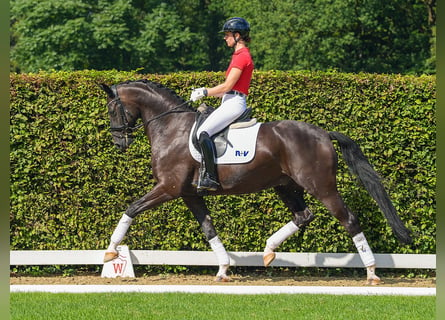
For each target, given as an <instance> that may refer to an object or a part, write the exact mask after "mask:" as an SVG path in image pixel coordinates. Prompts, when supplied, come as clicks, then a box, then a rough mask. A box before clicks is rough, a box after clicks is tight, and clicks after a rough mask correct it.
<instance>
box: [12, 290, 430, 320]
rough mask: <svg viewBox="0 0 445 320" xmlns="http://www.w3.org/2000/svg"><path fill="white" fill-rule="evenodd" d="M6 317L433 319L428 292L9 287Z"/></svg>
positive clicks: (158, 319)
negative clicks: (160, 291)
mask: <svg viewBox="0 0 445 320" xmlns="http://www.w3.org/2000/svg"><path fill="white" fill-rule="evenodd" d="M10 308H11V319H13V320H15V319H27V320H33V319H36V320H37V319H38V320H40V319H64V320H70V319H75V320H80V319H82V320H83V319H95V320H99V319H109V320H111V319H132V320H136V319H144V320H146V319H156V320H160V319H188V320H189V319H190V320H193V319H205V320H208V319H212V320H214V319H215V320H216V319H228V320H234V319H243V320H244V319H246V320H247V319H268V320H272V319H286V320H288V319H317V320H329V319H341V320H349V319H360V320H362V319H367V320H373V319H376V320H377V319H378V320H386V319H397V320H400V319H404V320H414V319H419V320H420V319H421V320H429V319H435V310H436V305H435V297H431V296H420V297H415V296H414V297H413V296H351V295H342V296H333V295H286V294H284V295H283V294H281V295H220V294H187V293H163V294H147V293H100V294H99V293H88V294H54V293H11V296H10Z"/></svg>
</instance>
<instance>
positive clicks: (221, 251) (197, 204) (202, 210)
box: [183, 196, 230, 282]
mask: <svg viewBox="0 0 445 320" xmlns="http://www.w3.org/2000/svg"><path fill="white" fill-rule="evenodd" d="M183 200H184V203H185V204H186V205H187V207H188V208H189V209H190V211H191V212H192V213H193V215H194V216H195V218H196V220H198V222H199V225H200V226H201V229H202V231H203V232H204V234H205V236H206V238H207V241H209V244H210V247H211V248H212V250H213V252H214V253H215V255H216V258H217V260H218V264H219V270H218V273H217V274H216V278H215V281H222V282H228V281H230V278H229V277H228V276H227V270H228V269H229V266H230V258H229V255H228V254H227V251H226V249H225V248H224V245H223V244H222V242H221V240H220V239H219V237H218V234H217V233H216V230H215V227H214V226H213V223H212V219H211V217H210V212H209V209H208V208H207V206H206V204H205V201H204V198H203V197H199V196H196V197H183Z"/></svg>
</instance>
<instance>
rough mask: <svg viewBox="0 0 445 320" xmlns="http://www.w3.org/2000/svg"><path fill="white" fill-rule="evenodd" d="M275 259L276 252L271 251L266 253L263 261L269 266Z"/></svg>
mask: <svg viewBox="0 0 445 320" xmlns="http://www.w3.org/2000/svg"><path fill="white" fill-rule="evenodd" d="M274 260H275V252H269V253H266V254H264V256H263V262H264V266H265V267H268V266H269V265H270V264H271V263H272V261H274Z"/></svg>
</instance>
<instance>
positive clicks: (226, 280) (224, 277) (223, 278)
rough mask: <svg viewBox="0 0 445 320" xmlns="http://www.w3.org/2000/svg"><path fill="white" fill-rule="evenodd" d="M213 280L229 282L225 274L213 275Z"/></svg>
mask: <svg viewBox="0 0 445 320" xmlns="http://www.w3.org/2000/svg"><path fill="white" fill-rule="evenodd" d="M215 282H230V278H229V277H228V276H226V275H220V276H218V275H217V276H216V277H215Z"/></svg>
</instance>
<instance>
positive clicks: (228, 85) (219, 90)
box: [207, 67, 242, 97]
mask: <svg viewBox="0 0 445 320" xmlns="http://www.w3.org/2000/svg"><path fill="white" fill-rule="evenodd" d="M241 73H242V70H241V69H238V68H235V67H234V68H232V69H231V70H230V72H229V74H228V75H227V77H226V80H225V81H224V82H223V83H221V84H219V85H217V86H216V87H213V88H207V95H208V96H214V97H222V96H223V95H224V93H226V92H227V91H230V90H232V88H233V86H234V85H235V83H236V82H237V81H238V80H239V78H240V77H241Z"/></svg>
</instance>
